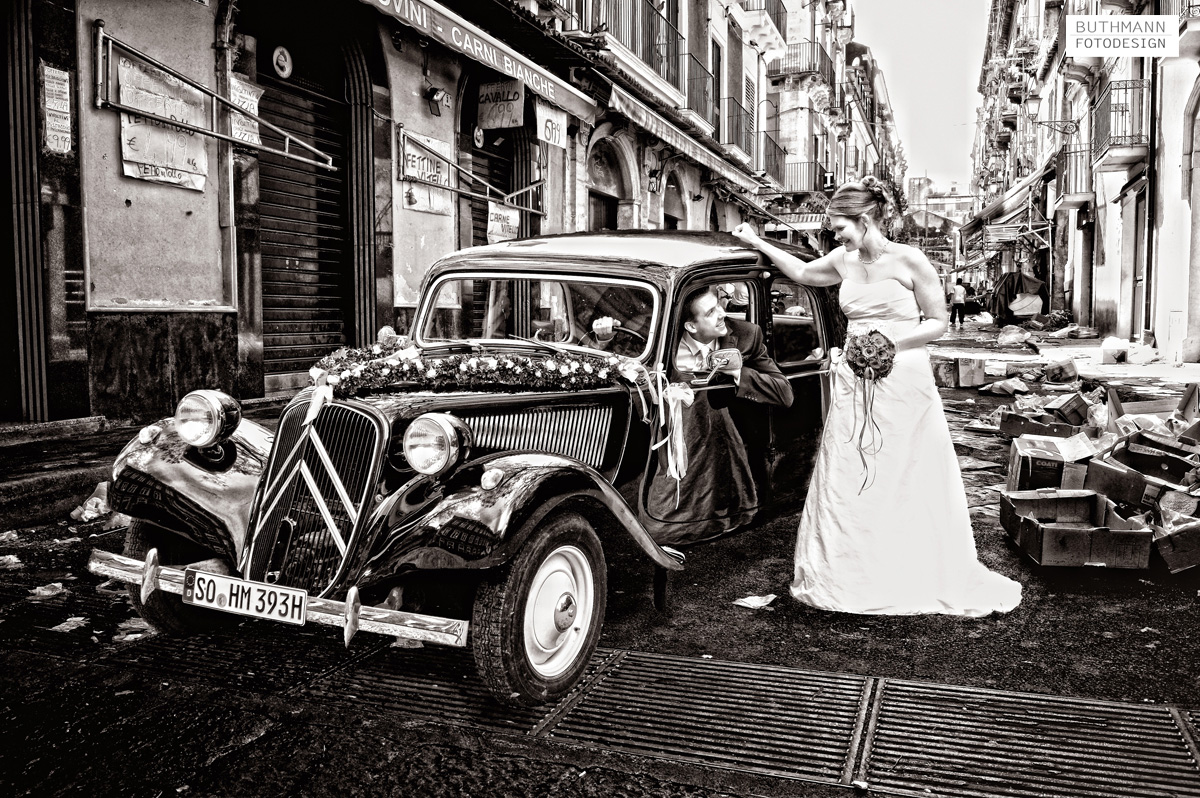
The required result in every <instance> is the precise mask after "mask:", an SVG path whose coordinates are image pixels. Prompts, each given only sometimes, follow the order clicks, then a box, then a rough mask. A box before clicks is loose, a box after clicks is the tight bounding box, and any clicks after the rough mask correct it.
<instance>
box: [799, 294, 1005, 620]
mask: <svg viewBox="0 0 1200 798" xmlns="http://www.w3.org/2000/svg"><path fill="white" fill-rule="evenodd" d="M841 305H842V309H843V310H844V311H845V313H846V316H847V318H848V319H849V330H850V332H851V333H858V332H864V331H866V330H869V329H878V330H880V331H882V332H884V333H885V334H888V333H901V332H904V331H906V330H911V329H912V328H913V327H915V326H916V325H917V324H918V323H920V311H919V308H918V306H917V301H916V297H915V296H914V295H913V292H912V291H911V290H910V289H908V288H906V287H905V286H904V285H903V284H902V283H900V282H897V281H896V280H892V279H887V280H881V281H879V282H875V283H855V282H851V281H849V280H846V281H843V282H842V287H841ZM857 383H858V381H857V380H856V379H855V377H854V374H853V372H851V370H850V367H849V366H847V365H846V364H845V363H842V364H840V365H839V366H838V367H837V369H836V370H835V372H834V379H833V403H832V406H831V408H830V411H829V416H828V418H827V420H826V423H825V431H824V433H823V436H822V439H821V450H820V452H819V453H818V456H817V463H816V468H815V470H814V472H813V477H812V481H811V483H810V485H809V489H808V497H807V499H806V501H805V504H804V512H803V514H802V516H801V520H800V531H799V535H798V539H797V542H796V563H795V580H794V581H793V582H792V585H791V592H792V595H793V596H795V597H796V598H797V599H798V600H800V601H802V602H804V603H805V604H810V605H812V606H814V607H820V608H822V609H827V610H838V611H841V612H852V613H862V614H880V615H913V614H919V613H945V614H949V615H965V616H980V615H987V614H988V613H991V612H1008V611H1009V610H1011V609H1012V608H1014V607H1016V606H1017V604H1019V603H1020V601H1021V585H1020V583H1018V582H1014V581H1013V580H1011V579H1008V578H1007V577H1004V576H1001V575H1000V574H997V573H994V572H992V571H990V570H988V569H987V568H986V567H984V566H983V565H982V564H981V563H980V562H979V560H978V559H977V556H976V552H975V536H974V533H973V531H972V529H971V517H970V513H969V511H968V510H967V498H966V492H965V491H964V489H963V481H962V472H961V471H959V468H958V458H957V457H956V456H955V453H954V444H953V443H952V442H951V440H950V429H949V427H948V426H947V425H946V417H945V414H944V412H943V410H942V401H941V397H940V396H939V395H938V392H937V387H936V386H935V385H934V382H933V372H932V371H931V369H930V366H929V355H928V353H927V352H926V350H925V349H924V347H921V348H917V349H909V350H906V351H904V352H901V353H899V354H898V355H897V357H896V362H895V366H894V367H893V370H892V373H891V374H889V375H888V376H887V377H886V378H884V379H882V380H880V381H879V382H878V383H877V384H876V388H875V396H874V402H873V406H872V413H873V416H874V420H875V422H876V424H878V432H877V433H876V438H877V441H878V446H877V451H876V453H875V454H874V455H871V454H867V455H866V459H867V461H868V464H869V468H868V470H867V471H866V472H864V467H863V456H862V455H860V451H859V447H858V445H857V441H858V440H859V432H860V429H861V425H862V423H863V419H864V409H863V399H862V391H861V389H857V388H858V385H857ZM868 437H869V436H868ZM864 479H865V480H866V481H867V485H866V487H865V488H864V487H863V484H864ZM860 490H861V492H860Z"/></svg>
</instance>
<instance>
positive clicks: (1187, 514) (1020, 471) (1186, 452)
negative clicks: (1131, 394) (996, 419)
mask: <svg viewBox="0 0 1200 798" xmlns="http://www.w3.org/2000/svg"><path fill="white" fill-rule="evenodd" d="M1198 402H1200V389H1198V387H1197V386H1195V385H1193V386H1190V387H1189V388H1188V390H1187V391H1186V392H1185V395H1184V397H1183V399H1182V400H1175V399H1170V400H1155V401H1150V402H1126V403H1122V402H1121V401H1120V400H1119V398H1118V397H1117V396H1116V393H1115V391H1111V390H1110V391H1109V396H1108V401H1107V411H1108V429H1107V430H1106V431H1105V433H1104V434H1103V435H1102V436H1100V437H1099V438H1090V437H1088V436H1087V435H1086V434H1083V433H1075V434H1071V435H1069V436H1068V435H1066V434H1065V433H1069V432H1071V431H1072V428H1073V427H1074V426H1075V425H1074V424H1071V423H1070V422H1072V421H1075V422H1079V421H1086V420H1087V415H1088V410H1087V402H1086V399H1084V398H1083V397H1082V396H1080V397H1079V398H1078V399H1075V398H1074V397H1073V396H1067V397H1062V398H1060V399H1056V400H1054V401H1052V402H1049V403H1047V404H1046V407H1045V409H1047V410H1052V411H1053V412H1054V413H1056V414H1057V415H1058V418H1059V421H1043V420H1041V419H1035V418H1029V417H1025V418H1024V419H1022V420H1019V421H1015V420H1010V421H1009V422H1008V423H1007V424H1005V422H1004V421H1003V420H1002V421H1001V424H1000V428H1001V431H1002V432H1003V431H1005V430H1006V427H1007V429H1009V430H1013V431H1018V430H1022V431H1023V430H1036V429H1039V428H1038V426H1037V425H1043V426H1045V427H1048V428H1049V429H1047V431H1046V432H1045V434H1042V435H1031V434H1028V433H1025V434H1022V435H1021V436H1020V437H1018V438H1015V439H1014V440H1013V443H1012V454H1011V457H1010V462H1009V473H1008V484H1007V486H1006V487H1007V490H1006V491H1004V493H1003V494H1002V499H1001V522H1002V524H1003V525H1004V528H1005V529H1006V530H1007V531H1008V533H1009V534H1010V535H1011V536H1012V537H1013V539H1014V540H1015V541H1017V543H1018V545H1019V546H1020V547H1021V548H1022V550H1024V551H1025V552H1026V553H1027V554H1028V555H1029V556H1030V557H1031V558H1033V559H1034V560H1035V561H1036V562H1038V563H1041V564H1043V565H1107V566H1109V567H1114V568H1144V567H1147V565H1148V559H1147V560H1146V561H1145V562H1143V558H1142V556H1141V551H1142V549H1141V546H1142V545H1143V544H1144V545H1145V550H1146V552H1147V555H1148V553H1149V551H1150V545H1151V543H1153V547H1154V549H1155V550H1157V551H1158V553H1159V554H1160V555H1161V556H1162V558H1163V560H1164V561H1165V562H1166V564H1167V566H1168V568H1169V569H1170V570H1171V572H1172V573H1175V572H1178V571H1182V570H1185V569H1187V568H1191V567H1193V566H1195V565H1200V518H1197V515H1200V512H1198V508H1200V423H1197V424H1194V425H1193V426H1191V427H1188V428H1186V429H1185V427H1186V425H1187V423H1188V422H1189V421H1194V420H1195V418H1196V416H1197V410H1198V407H1197V404H1198ZM1017 418H1018V419H1021V417H1017ZM1052 424H1053V425H1057V426H1053V427H1052V426H1050V425H1052ZM1039 431H1040V430H1039ZM1060 436H1061V437H1060ZM1079 488H1082V489H1083V490H1082V491H1080V490H1078V489H1079ZM1031 491H1032V492H1031ZM1193 491H1194V492H1195V493H1196V494H1197V496H1193V495H1192V492H1193ZM1089 497H1092V498H1089ZM1118 531H1119V533H1120V534H1117V532H1118ZM1135 541H1136V543H1135Z"/></svg>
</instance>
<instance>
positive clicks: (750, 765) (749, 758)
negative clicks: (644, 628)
mask: <svg viewBox="0 0 1200 798" xmlns="http://www.w3.org/2000/svg"><path fill="white" fill-rule="evenodd" d="M868 685H869V680H868V679H866V678H864V677H861V676H852V675H845V674H836V673H811V672H807V671H799V670H793V669H790V668H781V667H773V666H767V665H753V664H747V663H736V662H719V661H715V660H697V659H691V658H684V657H671V656H663V655H657V654H641V653H636V652H624V656H623V658H622V659H621V660H620V662H619V663H617V664H615V665H614V666H613V667H611V668H610V669H609V670H608V671H607V672H605V673H604V674H602V675H601V677H600V678H599V679H598V680H597V681H596V683H594V684H593V685H591V686H590V687H588V688H587V689H586V690H585V691H584V694H583V697H582V699H581V700H580V701H578V703H577V704H576V705H575V706H574V707H573V708H572V709H571V710H570V711H569V712H567V713H566V714H565V716H564V717H562V718H561V719H560V720H559V722H558V723H557V724H556V725H555V726H553V727H552V728H551V729H549V730H548V735H547V736H548V737H549V738H551V739H556V740H562V741H571V742H576V743H581V744H586V745H589V746H595V747H600V748H604V749H609V750H614V751H623V752H627V753H633V754H640V755H642V756H650V757H655V758H659V759H670V760H675V761H680V762H688V763H693V764H698V765H703V766H706V767H717V768H725V769H731V770H738V771H742V772H747V773H758V774H763V775H769V776H779V777H784V778H794V779H804V780H809V781H822V782H829V783H838V782H842V783H844V782H845V781H847V780H848V776H849V774H850V768H851V767H852V762H851V757H850V754H851V751H853V750H854V748H855V745H856V741H857V738H858V736H859V734H860V733H861V730H862V727H863V721H864V718H865V715H866V712H865V710H866V702H865V700H864V699H865V693H866V691H867V687H868Z"/></svg>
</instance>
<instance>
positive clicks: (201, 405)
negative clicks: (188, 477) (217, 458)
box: [175, 390, 242, 449]
mask: <svg viewBox="0 0 1200 798" xmlns="http://www.w3.org/2000/svg"><path fill="white" fill-rule="evenodd" d="M241 421H242V408H241V406H240V405H238V403H237V400H235V399H234V398H233V397H232V396H229V395H228V394H224V393H221V392H220V391H207V390H205V391H192V392H191V393H189V394H188V395H187V396H185V397H183V399H181V400H180V401H179V406H178V407H176V408H175V432H176V433H178V435H179V437H180V438H182V439H183V441H184V442H185V443H189V444H191V445H192V446H195V447H196V448H198V449H204V448H206V447H208V446H215V445H216V444H218V443H224V442H225V441H226V440H228V438H229V436H230V435H232V434H233V431H234V430H236V429H237V426H238V424H240V423H241Z"/></svg>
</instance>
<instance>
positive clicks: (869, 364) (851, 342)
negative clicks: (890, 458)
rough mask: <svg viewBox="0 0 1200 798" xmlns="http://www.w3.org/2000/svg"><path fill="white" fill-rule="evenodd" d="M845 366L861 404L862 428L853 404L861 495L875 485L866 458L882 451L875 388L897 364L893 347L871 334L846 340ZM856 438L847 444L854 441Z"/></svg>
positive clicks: (878, 334) (880, 335)
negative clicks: (861, 473)
mask: <svg viewBox="0 0 1200 798" xmlns="http://www.w3.org/2000/svg"><path fill="white" fill-rule="evenodd" d="M842 356H843V358H844V359H845V361H846V365H848V366H849V367H850V370H851V371H852V372H854V376H855V377H856V378H857V387H856V389H855V390H856V391H857V392H858V393H859V395H860V396H859V398H861V401H862V411H863V419H862V426H861V427H860V426H859V425H858V418H857V415H858V399H857V398H856V400H855V403H854V410H855V420H854V427H855V429H856V430H857V433H856V435H857V438H858V441H857V442H856V444H855V445H856V446H857V448H858V454H859V457H860V458H862V464H863V484H862V487H861V488H859V493H862V492H863V490H865V489H866V488H867V486H868V484H870V483H872V482H874V475H873V474H872V469H871V464H870V462H869V461H868V459H867V458H868V456H869V457H871V458H874V456H875V455H876V454H878V453H879V450H880V449H882V448H883V433H882V430H880V428H879V425H878V424H877V423H876V422H875V407H874V406H875V385H876V383H877V382H879V380H882V379H883V378H884V377H886V376H887V375H889V374H891V373H892V366H894V365H895V363H896V343H895V341H893V340H892V339H890V338H888V337H887V336H886V335H884V334H883V333H881V332H880V331H879V330H870V331H868V332H865V333H861V334H858V335H851V336H848V337H847V338H846V348H845V349H844V350H843V353H842ZM854 437H855V435H852V436H851V439H850V440H849V441H847V443H851V442H853V441H854Z"/></svg>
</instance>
